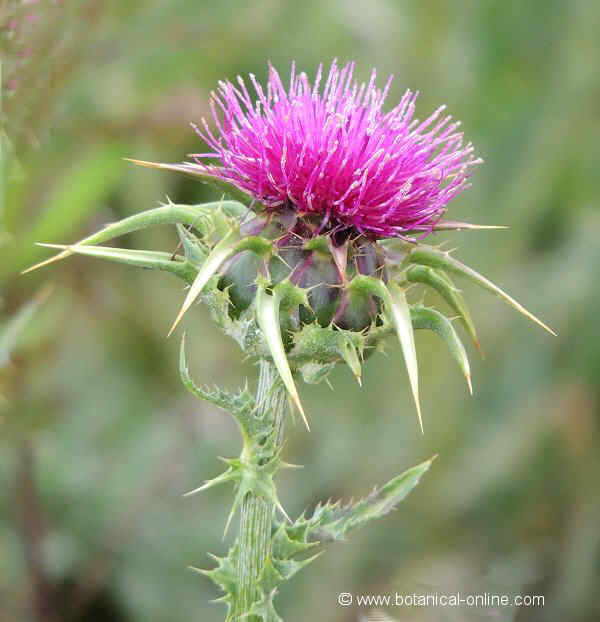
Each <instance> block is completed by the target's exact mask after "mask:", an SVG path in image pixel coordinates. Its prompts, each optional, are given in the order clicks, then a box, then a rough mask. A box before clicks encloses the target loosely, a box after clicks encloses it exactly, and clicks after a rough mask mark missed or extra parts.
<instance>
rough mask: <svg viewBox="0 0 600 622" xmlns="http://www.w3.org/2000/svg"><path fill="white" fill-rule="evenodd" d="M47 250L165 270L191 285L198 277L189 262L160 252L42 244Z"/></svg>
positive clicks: (109, 247)
mask: <svg viewBox="0 0 600 622" xmlns="http://www.w3.org/2000/svg"><path fill="white" fill-rule="evenodd" d="M40 246H44V247H46V248H58V249H63V250H68V251H70V253H71V254H72V253H77V254H79V255H87V256H89V257H97V258H99V259H107V260H109V261H114V262H117V263H124V264H128V265H130V266H136V267H138V268H147V269H150V270H163V271H165V272H170V273H171V274H174V275H175V276H178V277H179V278H181V279H183V280H184V281H186V282H187V283H191V282H192V281H193V280H194V277H195V276H196V272H197V270H196V268H194V266H192V264H191V263H190V262H188V261H187V260H184V261H180V260H172V259H171V257H172V255H171V253H164V252H160V251H144V250H131V249H128V248H114V247H111V246H89V245H86V246H77V245H75V246H68V245H65V244H40Z"/></svg>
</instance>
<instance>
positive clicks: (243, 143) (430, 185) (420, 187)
mask: <svg viewBox="0 0 600 622" xmlns="http://www.w3.org/2000/svg"><path fill="white" fill-rule="evenodd" d="M250 81H251V82H252V85H253V88H254V90H255V92H256V96H255V98H256V99H253V96H252V95H251V94H250V92H249V90H248V88H247V86H246V83H245V82H244V80H243V79H242V78H241V77H238V79H237V84H233V83H232V82H229V81H222V82H220V83H219V89H218V92H215V93H213V94H212V102H211V108H212V113H213V117H214V122H215V124H216V128H217V131H216V132H213V130H212V129H211V128H210V127H209V124H208V123H207V122H206V120H204V119H203V122H202V127H201V128H199V127H197V128H196V130H197V132H198V133H199V135H200V136H201V137H202V138H203V139H204V140H205V141H206V142H207V143H208V145H209V146H210V147H211V148H212V151H211V152H210V153H203V154H196V155H195V158H196V161H197V163H198V164H199V165H200V166H201V167H202V168H203V170H204V171H205V172H206V173H207V174H210V175H213V176H216V177H219V178H220V179H222V180H223V181H226V182H229V183H231V184H233V185H235V186H237V187H238V188H240V189H242V190H244V191H246V192H248V193H249V194H250V195H252V196H253V197H254V198H255V199H257V200H258V201H260V202H261V203H262V204H263V205H264V206H265V207H266V208H267V209H270V210H277V209H281V208H283V207H292V208H293V209H294V210H295V211H296V212H298V213H299V214H301V215H304V216H308V215H316V216H317V217H318V218H320V219H321V223H322V229H323V230H335V231H339V230H349V231H352V232H356V233H362V234H364V235H366V236H368V237H371V238H383V237H402V236H404V235H406V234H407V233H408V232H423V233H424V234H427V233H429V232H431V231H432V230H433V227H434V225H435V224H436V223H437V222H438V221H439V219H440V218H441V216H442V215H443V213H444V212H445V210H446V205H447V204H448V203H449V202H450V201H451V200H452V199H453V198H454V197H455V196H456V195H457V194H459V193H460V192H461V191H462V190H464V189H465V188H466V187H467V186H468V177H469V173H470V170H471V167H472V166H473V165H474V164H477V163H479V162H480V160H479V159H476V158H475V157H474V156H473V146H472V145H471V144H470V143H469V144H466V145H465V144H463V135H462V133H461V132H459V131H458V128H459V125H460V123H459V122H452V120H451V117H450V116H447V115H444V114H443V111H444V109H445V106H441V107H440V108H438V109H437V110H436V111H435V112H434V113H433V114H431V115H430V116H429V117H427V118H426V119H425V120H424V121H419V120H418V119H415V118H414V114H415V102H416V99H417V95H418V94H417V93H413V92H411V91H409V90H407V91H406V92H405V93H404V95H403V96H402V98H401V99H400V102H399V103H398V104H397V105H396V106H395V107H394V108H392V109H391V110H390V111H388V112H384V110H383V104H384V102H385V99H386V97H387V95H388V91H389V88H390V84H391V77H390V78H389V79H388V81H387V83H386V85H385V87H384V88H383V90H381V89H378V88H377V87H376V85H375V81H376V72H375V71H373V72H372V74H371V78H370V80H369V82H368V83H362V84H359V83H358V82H357V81H356V80H355V79H354V63H348V64H347V65H345V66H344V67H342V68H339V67H338V66H337V64H336V63H335V62H334V63H333V64H332V65H331V68H330V70H329V74H328V75H327V76H326V77H325V76H324V74H323V69H322V66H321V67H319V69H318V71H317V74H316V76H315V79H314V81H313V82H312V83H311V82H310V80H309V78H308V77H307V75H306V74H305V73H299V74H297V73H296V71H295V67H294V66H292V72H291V77H290V82H289V87H287V88H286V87H285V86H284V85H283V83H282V81H281V78H280V76H279V74H278V72H277V71H276V70H275V68H273V67H272V66H270V67H269V79H268V82H267V86H266V89H264V88H263V87H262V86H261V85H260V84H259V83H258V81H257V80H256V78H255V77H254V76H253V75H252V74H251V75H250ZM213 158H216V159H218V160H219V165H218V166H217V165H215V164H211V163H207V162H206V161H207V159H213Z"/></svg>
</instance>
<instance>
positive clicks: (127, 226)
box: [23, 201, 246, 274]
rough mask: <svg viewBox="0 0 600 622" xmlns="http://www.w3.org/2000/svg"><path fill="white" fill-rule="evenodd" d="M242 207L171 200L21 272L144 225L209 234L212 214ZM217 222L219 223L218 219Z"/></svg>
mask: <svg viewBox="0 0 600 622" xmlns="http://www.w3.org/2000/svg"><path fill="white" fill-rule="evenodd" d="M245 209H246V208H245V207H244V206H243V205H240V204H239V203H236V202H234V201H219V202H215V203H206V204H204V205H176V204H174V203H169V204H168V205H163V206H161V207H157V208H154V209H151V210H146V211H144V212H140V213H139V214H134V215H133V216H128V217H127V218H123V220H119V221H118V222H114V223H111V224H109V225H107V226H106V227H104V228H103V229H101V230H100V231H98V232H96V233H93V234H92V235H89V236H87V237H85V238H83V239H82V240H80V241H79V242H77V243H76V244H72V245H70V246H69V247H67V249H65V250H63V251H62V252H61V253H58V255H54V257H50V259H46V260H44V261H41V262H40V263H37V264H35V265H34V266H31V267H30V268H27V270H24V271H23V274H26V273H27V272H32V271H33V270H37V269H38V268H42V267H43V266H47V265H49V264H51V263H54V262H55V261H59V260H61V259H66V258H67V257H69V256H70V255H72V254H73V251H72V250H70V249H71V248H72V247H73V246H77V247H78V246H85V245H88V244H89V245H98V244H104V243H105V242H108V241H110V240H112V239H113V238H116V237H119V236H122V235H126V234H128V233H132V232H134V231H139V230H141V229H146V228H148V227H152V226H154V225H174V224H182V225H187V226H189V227H193V228H195V229H197V230H199V231H200V232H201V233H202V235H208V234H209V233H210V232H211V231H212V229H214V227H215V226H216V225H215V222H214V220H215V218H219V217H220V215H221V214H223V215H224V217H225V218H235V219H239V218H240V216H238V215H239V214H241V210H245ZM217 224H219V225H220V224H221V223H217Z"/></svg>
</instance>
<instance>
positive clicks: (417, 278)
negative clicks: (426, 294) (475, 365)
mask: <svg viewBox="0 0 600 622" xmlns="http://www.w3.org/2000/svg"><path fill="white" fill-rule="evenodd" d="M406 279H407V280H408V281H409V282H410V283H422V284H423V285H428V286H429V287H431V288H432V289H435V290H436V291H437V292H438V294H439V295H440V296H441V297H442V298H443V299H444V300H445V301H446V302H447V303H448V305H449V306H450V307H451V308H452V310H453V311H455V312H456V313H457V314H458V315H459V317H460V320H461V322H462V324H463V326H464V327H465V330H466V331H467V333H468V334H469V336H470V337H471V339H472V340H473V343H474V344H475V346H476V347H477V349H479V350H480V349H481V347H480V344H479V339H478V338H477V331H476V329H475V324H474V323H473V319H472V318H471V314H470V313H469V309H468V308H467V304H466V302H465V299H464V297H463V295H462V294H461V292H460V290H459V289H458V288H456V287H455V286H454V283H452V281H451V280H450V277H449V276H448V275H447V274H445V273H443V272H438V271H437V270H435V269H434V268H430V267H429V266H422V265H416V264H415V265H412V266H410V267H409V268H408V270H407V271H406Z"/></svg>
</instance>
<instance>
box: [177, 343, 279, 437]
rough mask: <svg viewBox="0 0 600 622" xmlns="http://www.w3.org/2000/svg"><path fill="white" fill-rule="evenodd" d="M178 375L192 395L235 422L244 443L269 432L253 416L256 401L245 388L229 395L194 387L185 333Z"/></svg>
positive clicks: (227, 392)
mask: <svg viewBox="0 0 600 622" xmlns="http://www.w3.org/2000/svg"><path fill="white" fill-rule="evenodd" d="M179 375H180V376H181V381H182V382H183V386H184V387H185V388H186V389H187V390H188V391H189V392H190V393H192V395H195V396H196V397H198V398H200V399H202V400H204V401H206V402H210V403H211V404H214V405H215V406H218V407H219V408H222V409H223V410H225V411H227V412H228V413H229V414H230V415H231V416H232V417H233V418H234V419H235V420H236V421H237V423H238V425H239V426H240V430H241V432H242V436H243V438H244V442H245V443H250V441H251V439H252V438H253V437H255V436H257V435H260V436H265V435H266V434H268V433H269V430H268V429H267V428H266V427H265V423H264V422H263V421H262V420H261V419H259V418H258V417H256V416H255V415H254V413H255V410H256V399H255V398H254V396H253V395H252V394H251V393H250V391H248V389H247V388H246V389H243V390H241V391H239V392H238V393H230V392H229V391H225V390H224V389H221V388H219V387H215V388H214V389H208V388H203V387H199V386H198V385H196V383H195V382H194V381H193V379H192V377H191V375H190V371H189V367H188V364H187V358H186V353H185V333H184V335H183V337H182V338H181V347H180V350H179Z"/></svg>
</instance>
